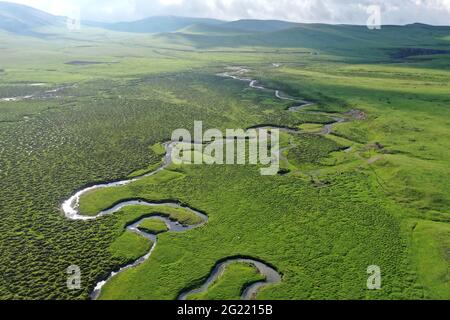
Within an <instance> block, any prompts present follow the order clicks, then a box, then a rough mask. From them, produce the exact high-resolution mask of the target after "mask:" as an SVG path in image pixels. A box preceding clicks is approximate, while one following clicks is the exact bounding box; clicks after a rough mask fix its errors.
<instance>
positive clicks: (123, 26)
mask: <svg viewBox="0 0 450 320" xmlns="http://www.w3.org/2000/svg"><path fill="white" fill-rule="evenodd" d="M222 23H224V21H221V20H216V19H207V18H189V17H176V16H155V17H149V18H145V19H142V20H137V21H131V22H116V23H99V22H84V24H86V25H88V26H92V27H98V28H103V29H108V30H112V31H120V32H133V33H164V32H174V31H177V30H180V29H183V28H186V27H189V26H191V25H196V24H202V25H211V26H216V25H220V24H222Z"/></svg>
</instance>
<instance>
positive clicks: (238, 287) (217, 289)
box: [188, 263, 264, 300]
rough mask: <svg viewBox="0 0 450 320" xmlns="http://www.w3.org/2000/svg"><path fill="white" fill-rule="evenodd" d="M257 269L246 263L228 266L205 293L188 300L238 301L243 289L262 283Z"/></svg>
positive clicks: (261, 277)
mask: <svg viewBox="0 0 450 320" xmlns="http://www.w3.org/2000/svg"><path fill="white" fill-rule="evenodd" d="M263 280H264V276H262V275H261V274H260V273H259V272H258V269H256V268H255V267H254V266H252V265H249V264H246V263H233V264H231V265H229V266H228V267H227V268H226V270H225V272H224V274H222V275H221V276H220V277H219V278H218V279H217V280H216V281H215V282H214V283H213V284H211V286H210V287H209V288H208V290H207V291H206V292H203V293H197V294H192V295H190V296H188V300H239V299H240V297H241V295H242V292H243V288H245V287H246V286H247V285H249V284H251V283H255V282H258V281H263Z"/></svg>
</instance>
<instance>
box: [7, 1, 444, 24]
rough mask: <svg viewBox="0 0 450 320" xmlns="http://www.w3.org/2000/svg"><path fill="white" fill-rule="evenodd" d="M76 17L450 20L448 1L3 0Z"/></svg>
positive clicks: (359, 21)
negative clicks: (376, 13) (372, 10)
mask: <svg viewBox="0 0 450 320" xmlns="http://www.w3.org/2000/svg"><path fill="white" fill-rule="evenodd" d="M9 2H16V3H22V4H26V5H30V6H32V7H35V8H38V9H41V10H44V11H47V12H50V13H53V14H56V15H65V16H67V15H71V13H72V12H74V11H77V10H79V11H80V13H81V19H83V20H94V21H108V22H114V21H131V20H138V19H142V18H146V17H149V16H155V15H177V16H189V17H208V18H217V19H222V20H237V19H279V20H288V21H296V22H305V23H311V22H321V23H350V24H366V22H367V20H368V17H369V15H370V14H368V13H367V10H368V8H369V7H370V6H371V5H378V6H379V8H380V9H381V10H380V12H381V24H408V23H414V22H420V23H427V24H433V25H450V0H9Z"/></svg>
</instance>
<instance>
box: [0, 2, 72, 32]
mask: <svg viewBox="0 0 450 320" xmlns="http://www.w3.org/2000/svg"><path fill="white" fill-rule="evenodd" d="M64 22H65V18H64V17H58V16H55V15H52V14H49V13H46V12H44V11H41V10H37V9H34V8H32V7H29V6H25V5H21V4H16V3H11V2H0V30H4V31H8V32H12V33H17V34H31V33H33V29H35V28H40V27H45V26H63V25H64Z"/></svg>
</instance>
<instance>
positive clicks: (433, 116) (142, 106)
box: [0, 26, 450, 300]
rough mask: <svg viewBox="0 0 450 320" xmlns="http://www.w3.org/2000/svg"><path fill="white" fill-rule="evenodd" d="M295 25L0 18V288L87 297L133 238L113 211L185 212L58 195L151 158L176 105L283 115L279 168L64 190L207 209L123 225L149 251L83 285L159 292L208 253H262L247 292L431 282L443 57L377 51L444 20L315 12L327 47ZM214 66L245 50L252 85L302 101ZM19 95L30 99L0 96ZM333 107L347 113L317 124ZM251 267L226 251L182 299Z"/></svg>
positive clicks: (321, 291) (431, 290)
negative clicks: (32, 25)
mask: <svg viewBox="0 0 450 320" xmlns="http://www.w3.org/2000/svg"><path fill="white" fill-rule="evenodd" d="M305 28H306V27H305ZM311 28H312V29H310V28H307V30H306V29H305V30H304V33H302V34H301V36H300V35H299V33H295V32H294V31H289V32H284V33H283V32H281V31H277V32H274V33H270V34H269V35H267V36H266V38H264V35H263V34H258V35H252V36H245V35H242V34H240V35H236V34H225V35H224V34H222V31H221V30H218V29H217V30H215V31H214V33H212V34H205V31H204V30H200V29H188V30H184V33H183V32H180V33H171V34H165V35H164V34H163V35H156V36H150V35H146V34H129V33H120V32H114V31H106V30H100V29H95V28H92V29H89V28H86V29H82V31H80V32H75V33H60V32H59V31H57V30H42V31H46V32H50V31H51V33H50V34H51V36H49V37H46V38H39V37H29V36H13V35H11V34H9V33H6V32H2V31H0V39H1V44H0V55H1V59H0V190H1V192H0V215H1V217H2V223H1V224H0V253H1V255H0V259H1V263H0V274H2V277H0V299H79V300H85V299H88V298H89V294H90V292H91V291H92V289H93V288H94V286H95V284H96V283H97V282H98V281H100V280H102V279H104V278H106V277H107V276H108V274H109V273H110V272H111V271H112V270H117V269H118V268H119V267H120V266H123V265H124V264H127V263H130V262H133V261H135V260H136V259H137V258H139V257H141V256H142V255H144V254H145V253H147V252H148V251H149V249H150V247H151V246H152V245H153V244H152V243H150V241H149V240H147V239H144V238H142V237H140V236H137V235H136V234H133V233H131V232H129V231H126V226H127V225H129V224H130V223H132V222H135V221H137V220H139V219H140V218H142V217H147V216H151V215H155V214H163V215H164V216H168V217H172V218H174V219H176V220H178V221H180V222H182V223H185V224H196V223H198V222H199V221H198V220H196V219H198V217H196V216H193V215H192V214H190V213H189V212H188V211H184V210H180V209H173V208H164V207H161V208H156V209H149V208H143V207H139V206H135V207H127V208H125V209H123V210H122V211H121V212H119V213H116V214H114V215H111V216H105V217H102V218H100V219H96V220H93V221H88V222H83V221H69V220H67V219H66V218H65V217H64V215H63V213H62V212H61V203H62V202H63V201H64V200H65V199H67V198H69V197H70V196H71V195H72V194H73V193H74V192H75V191H76V190H79V189H80V188H82V187H84V186H87V185H91V184H93V183H100V182H105V181H113V180H118V179H124V178H127V177H130V176H136V175H139V174H142V173H143V172H146V171H149V170H152V169H154V168H155V167H156V166H157V165H158V164H159V163H160V161H161V157H162V154H163V153H164V150H163V148H162V146H161V143H163V142H165V141H168V140H169V139H170V137H171V134H172V131H173V130H175V129H178V128H186V129H192V128H193V125H194V120H195V121H203V122H204V126H205V129H207V128H219V129H222V130H223V129H226V128H248V127H252V126H256V125H260V124H271V125H278V126H286V127H291V128H298V132H297V133H289V134H288V133H283V137H282V144H283V146H288V145H289V144H290V143H291V142H293V144H294V145H295V147H294V148H291V149H289V150H287V151H286V152H285V154H284V156H285V158H286V161H285V162H284V164H283V168H284V169H286V173H287V174H284V175H277V176H270V177H264V176H261V175H260V174H259V170H258V167H256V166H250V165H245V166H206V165H204V166H203V165H201V166H194V165H192V166H189V165H183V166H171V167H169V168H167V169H166V170H164V171H161V172H159V173H158V174H156V175H154V176H151V177H147V178H145V179H142V180H140V181H137V182H134V183H131V184H129V185H126V186H122V187H117V188H105V189H100V190H96V191H94V192H91V193H89V194H87V195H85V196H84V197H82V199H81V204H80V205H81V206H80V208H81V211H82V213H83V214H85V215H96V214H97V213H98V212H100V211H101V210H104V209H107V208H110V207H111V206H112V205H114V204H116V203H117V202H120V201H121V200H125V199H143V200H148V201H164V200H167V199H171V200H177V201H180V202H181V203H183V204H186V205H189V206H190V207H192V208H196V209H198V210H200V211H202V212H205V213H206V214H207V215H208V217H209V221H208V223H207V224H205V225H203V226H202V227H200V228H197V229H194V230H191V231H188V232H185V233H171V232H164V231H165V226H164V225H161V224H158V223H156V222H155V221H151V220H149V221H148V222H147V223H146V224H144V225H142V226H141V227H142V228H143V229H144V230H147V231H152V232H154V233H160V232H161V233H160V234H158V244H157V246H156V248H155V251H154V253H153V254H152V256H151V258H150V259H149V260H148V261H146V262H145V263H143V264H142V265H140V266H138V267H136V268H132V269H129V270H127V271H125V272H123V273H121V274H119V275H118V276H117V277H114V278H113V279H112V280H111V281H109V282H108V283H107V284H106V285H105V287H104V289H103V290H102V294H101V296H100V298H101V299H123V300H127V299H141V300H144V299H176V298H177V297H178V295H179V294H180V293H181V292H184V291H186V289H187V288H195V287H198V286H200V285H201V284H203V282H204V281H205V279H206V278H207V277H208V276H209V273H210V271H211V270H212V268H213V267H214V266H215V265H216V264H217V262H218V261H221V260H223V259H225V258H227V257H249V258H254V259H258V260H261V261H265V262H267V263H268V264H270V265H271V266H274V267H275V268H276V270H277V271H278V272H279V273H280V274H281V275H282V282H281V283H280V284H277V285H273V286H266V287H264V288H263V289H262V290H261V291H260V292H259V294H258V296H257V298H258V299H449V298H450V280H449V275H448V270H449V263H450V258H449V257H450V241H449V239H450V226H449V223H450V189H449V183H448V181H449V180H450V151H449V150H450V131H449V127H450V120H449V119H450V109H449V106H450V59H449V56H448V54H439V55H427V56H424V55H419V56H412V57H404V58H401V59H399V58H393V56H392V51H397V50H398V49H399V48H398V47H404V46H409V45H411V46H420V43H419V44H418V43H416V42H414V41H420V39H422V40H423V39H428V38H426V37H430V38H429V42H427V43H428V44H429V45H430V46H433V47H435V48H438V49H443V48H445V46H446V45H447V46H448V43H449V42H448V41H449V38H448V34H449V33H450V32H447V29H445V28H444V29H443V30H439V31H438V32H436V34H435V35H433V36H430V35H429V31H427V30H425V31H424V30H423V28H424V27H421V26H412V27H411V28H412V29H408V30H405V31H401V32H406V33H407V35H408V36H407V37H402V38H401V39H402V42H401V43H399V44H398V47H395V45H394V43H395V41H397V40H398V37H399V36H398V35H397V36H395V32H399V31H398V30H391V28H388V29H387V30H385V31H383V32H382V33H380V34H378V35H376V36H373V37H372V38H371V40H370V45H369V44H367V45H364V43H365V42H364V43H361V42H352V41H353V40H352V39H356V38H358V37H364V33H360V32H359V31H356V30H353V29H351V28H350V29H349V30H347V29H345V28H344V29H343V28H340V29H339V30H338V31H336V33H338V35H337V36H336V37H337V38H333V39H334V40H333V41H332V40H331V39H332V36H331V35H330V34H333V33H334V32H332V30H329V29H320V32H321V34H326V37H327V39H329V41H328V42H327V43H328V46H329V47H330V48H329V49H328V48H327V47H324V45H323V42H321V43H319V44H318V43H316V42H317V41H316V40H315V39H316V38H315V37H314V34H315V33H314V32H317V30H316V31H314V30H315V29H314V28H313V27H311ZM321 28H323V27H321ZM329 28H331V27H329ZM313 31H314V32H313ZM375 32H376V31H375ZM414 35H416V37H414ZM421 37H425V38H421ZM275 39H276V40H275ZM343 42H345V43H343ZM384 42H386V43H384ZM344 44H345V46H344ZM333 46H334V47H333ZM344 47H345V48H346V49H345V50H344ZM350 52H351V54H350ZM273 63H279V64H281V66H280V67H279V68H276V67H274V66H273V65H272V64H273ZM227 66H247V67H249V68H250V69H251V75H252V76H253V77H254V78H256V79H259V80H260V81H261V83H263V84H264V85H266V86H267V87H271V88H280V89H282V90H283V91H284V92H286V93H287V94H289V95H290V96H293V97H302V98H305V99H307V100H310V101H313V102H314V103H315V104H314V105H312V106H309V107H308V108H306V109H304V110H301V111H299V112H290V111H288V108H289V107H291V106H292V105H293V104H292V102H289V101H282V100H279V99H277V98H275V96H274V95H273V93H270V92H263V91H258V90H254V89H251V88H249V87H248V84H247V83H245V82H240V81H235V80H232V79H227V78H223V77H218V76H217V75H216V74H218V73H220V72H223V71H224V70H225V68H226V67H227ZM36 84H42V85H36ZM62 87H63V89H61V90H59V91H57V93H55V94H46V93H45V91H49V90H54V89H58V88H62ZM27 95H34V96H35V97H36V98H31V99H18V100H17V101H6V100H4V99H6V98H11V97H23V96H27ZM355 110H357V111H358V112H359V115H360V116H359V117H355V116H352V115H353V114H354V113H355ZM312 112H314V113H312ZM336 116H341V117H345V118H346V119H348V121H347V122H344V123H340V124H337V125H335V126H334V129H333V132H332V133H331V134H329V135H320V134H318V132H320V131H321V129H322V128H323V126H324V125H326V124H329V123H330V122H333V117H336ZM70 265H79V266H80V268H81V272H82V289H81V290H75V291H74V290H69V289H67V287H66V280H67V273H66V269H67V267H68V266H70ZM370 265H379V266H380V267H381V270H382V276H383V278H382V286H383V287H382V290H379V291H370V290H368V289H367V287H366V282H367V277H368V275H367V273H366V270H367V267H368V266H370ZM258 280H261V275H259V274H258V273H257V272H256V270H254V268H253V267H251V266H248V265H245V264H244V265H243V264H233V265H231V266H230V267H229V268H227V270H226V272H225V273H224V274H223V275H222V276H221V277H220V278H219V279H218V280H217V281H216V283H214V284H213V285H212V286H211V287H210V288H209V290H208V291H207V292H206V293H203V294H200V295H196V296H193V297H190V298H191V299H236V298H238V297H239V296H240V294H241V293H242V288H243V286H245V284H248V283H252V282H255V281H258Z"/></svg>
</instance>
